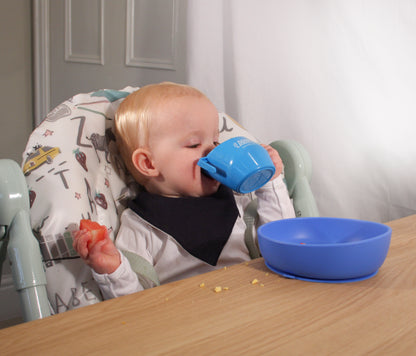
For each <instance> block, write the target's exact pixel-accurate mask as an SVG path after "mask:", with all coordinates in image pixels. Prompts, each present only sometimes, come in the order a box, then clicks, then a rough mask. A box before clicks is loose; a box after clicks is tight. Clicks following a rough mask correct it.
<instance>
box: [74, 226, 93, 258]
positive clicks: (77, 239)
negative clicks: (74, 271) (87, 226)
mask: <svg viewBox="0 0 416 356" xmlns="http://www.w3.org/2000/svg"><path fill="white" fill-rule="evenodd" d="M73 236H74V242H73V244H72V246H73V247H74V249H75V251H77V252H78V254H79V255H80V256H81V258H83V259H87V258H88V254H89V250H88V243H89V241H90V240H91V233H90V232H88V231H85V230H82V231H81V230H80V231H76V232H75V233H74V235H73Z"/></svg>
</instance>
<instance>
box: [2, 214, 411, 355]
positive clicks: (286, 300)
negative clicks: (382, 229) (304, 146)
mask: <svg viewBox="0 0 416 356" xmlns="http://www.w3.org/2000/svg"><path fill="white" fill-rule="evenodd" d="M388 225H389V226H391V227H392V229H393V233H392V239H391V245H390V249H389V253H388V255H387V258H386V261H385V263H384V264H383V266H382V267H381V268H380V270H379V272H378V273H377V274H376V275H375V276H374V277H372V278H370V279H367V280H364V281H360V282H352V283H342V284H330V283H314V282H305V281H299V280H293V279H286V278H283V277H280V276H279V275H277V274H274V273H272V272H270V271H269V270H268V269H267V268H266V266H265V265H264V260H263V259H262V258H259V259H256V260H253V261H251V262H248V263H243V264H239V265H235V266H231V267H228V268H225V269H221V270H218V271H215V272H211V273H207V274H203V275H200V276H196V277H193V278H189V279H185V280H182V281H178V282H174V283H170V284H166V285H163V286H160V287H157V288H153V289H149V290H146V291H143V292H139V293H136V294H133V295H129V296H125V297H121V298H117V299H113V300H109V301H105V302H102V303H99V304H96V305H92V306H88V307H83V308H80V309H77V310H74V311H69V312H66V313H62V314H59V315H55V316H51V317H48V318H45V319H42V320H36V321H32V322H28V323H24V324H20V325H16V326H13V327H9V328H5V329H1V330H0V345H1V346H0V347H1V351H0V354H2V355H9V354H10V355H22V354H30V355H41V354H42V355H66V354H68V355H79V354H85V355H87V354H88V355H94V354H99V355H105V354H121V355H122V354H125V355H153V354H155V355H156V354H165V355H246V354H247V355H267V354H270V355H411V354H413V355H415V354H416V215H413V216H409V217H406V218H402V219H399V220H395V221H392V222H390V223H388ZM216 287H221V288H222V290H221V291H220V292H215V288H216Z"/></svg>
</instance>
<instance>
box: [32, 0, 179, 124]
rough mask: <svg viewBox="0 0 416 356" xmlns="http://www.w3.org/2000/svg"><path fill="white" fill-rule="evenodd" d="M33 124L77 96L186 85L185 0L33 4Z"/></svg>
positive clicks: (59, 0)
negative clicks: (171, 83)
mask: <svg viewBox="0 0 416 356" xmlns="http://www.w3.org/2000/svg"><path fill="white" fill-rule="evenodd" d="M34 4H35V5H34V31H35V41H34V45H35V58H34V63H35V106H36V108H35V109H36V110H35V116H36V120H37V123H39V121H40V120H42V119H43V117H44V116H45V115H46V114H47V113H48V112H49V111H50V110H51V109H53V108H54V107H55V106H56V105H58V104H59V103H61V102H62V101H64V100H66V99H68V98H70V97H72V96H73V95H75V94H77V93H82V92H90V91H93V90H96V89H103V88H109V89H121V88H123V87H125V86H127V85H131V86H143V85H145V84H149V83H155V82H161V81H165V80H169V81H175V82H181V83H184V82H186V70H185V69H186V68H185V65H186V63H185V62H186V61H185V58H186V39H185V34H186V0H117V1H113V0H53V1H49V0H35V1H34Z"/></svg>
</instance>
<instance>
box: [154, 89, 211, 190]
mask: <svg viewBox="0 0 416 356" xmlns="http://www.w3.org/2000/svg"><path fill="white" fill-rule="evenodd" d="M149 129H150V131H149V150H150V152H151V155H152V159H153V165H154V166H155V167H156V168H157V169H158V171H159V175H158V176H157V177H155V178H152V181H151V182H150V189H149V188H148V189H149V190H151V191H153V192H156V193H158V194H161V195H164V196H171V197H184V196H192V197H201V196H207V195H211V194H213V193H215V192H216V191H217V190H218V187H219V183H218V182H217V181H215V180H213V179H212V178H209V177H207V176H205V175H203V174H201V168H200V167H199V166H198V165H197V162H198V160H199V159H200V158H201V157H203V156H206V155H207V154H208V153H209V152H210V151H211V150H212V149H213V148H214V147H215V146H216V145H218V136H219V132H218V113H217V110H216V108H215V107H214V105H213V104H212V103H211V102H210V101H209V100H207V99H206V98H195V97H191V96H185V97H181V98H177V99H174V100H170V101H168V102H167V103H164V104H163V105H161V106H160V108H159V110H157V112H156V113H155V115H154V120H153V119H152V122H151V125H150V128H149Z"/></svg>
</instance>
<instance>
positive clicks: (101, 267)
mask: <svg viewBox="0 0 416 356" xmlns="http://www.w3.org/2000/svg"><path fill="white" fill-rule="evenodd" d="M73 238H74V243H73V246H74V249H75V250H76V251H77V252H78V253H79V255H80V256H81V258H82V259H83V260H84V261H85V263H86V264H87V265H88V266H90V267H91V268H92V269H93V270H94V271H95V272H97V273H99V274H110V273H113V272H114V271H115V270H116V269H117V268H118V266H120V264H121V257H120V253H119V252H118V250H117V248H116V246H115V245H114V243H113V241H111V239H110V236H109V235H108V232H106V234H105V236H104V237H103V238H102V239H97V238H95V237H93V234H92V232H91V231H89V230H87V229H83V230H77V231H75V232H73Z"/></svg>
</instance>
